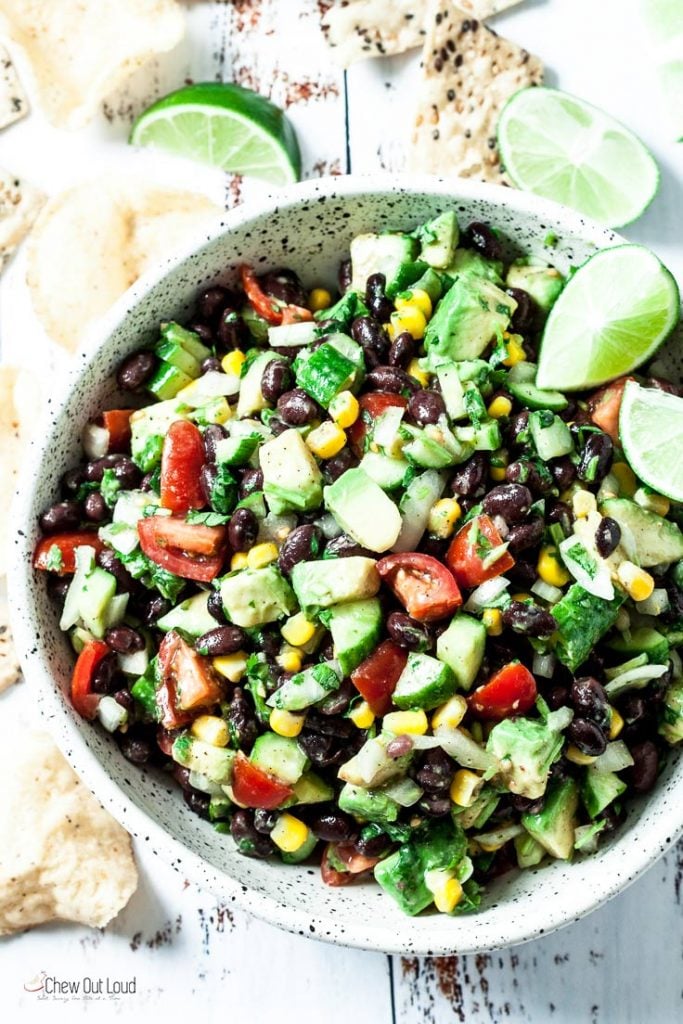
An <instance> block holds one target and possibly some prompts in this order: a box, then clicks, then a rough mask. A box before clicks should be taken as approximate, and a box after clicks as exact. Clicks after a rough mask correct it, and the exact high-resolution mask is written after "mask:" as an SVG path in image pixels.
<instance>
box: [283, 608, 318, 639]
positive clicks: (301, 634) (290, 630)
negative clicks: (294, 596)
mask: <svg viewBox="0 0 683 1024" xmlns="http://www.w3.org/2000/svg"><path fill="white" fill-rule="evenodd" d="M280 633H281V634H282V636H283V638H284V639H285V640H286V641H287V643H288V644H291V645H292V647H303V645H304V644H307V643H309V642H310V641H311V640H312V639H313V636H314V635H315V623H314V622H310V621H309V620H308V619H307V618H306V616H305V615H304V613H303V612H297V613H296V615H292V616H291V618H289V619H287V621H286V622H285V624H284V626H283V627H282V629H281V630H280Z"/></svg>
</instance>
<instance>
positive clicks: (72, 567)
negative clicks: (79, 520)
mask: <svg viewBox="0 0 683 1024" xmlns="http://www.w3.org/2000/svg"><path fill="white" fill-rule="evenodd" d="M55 545H56V546H57V547H58V548H59V550H60V551H61V553H62V564H61V566H60V567H59V569H48V567H47V561H48V555H49V552H50V548H51V547H53V546H55ZM85 545H87V546H88V547H91V548H94V549H95V554H96V555H99V553H100V551H102V550H103V548H104V544H103V543H102V541H101V540H100V538H99V537H98V536H97V534H96V533H95V531H94V530H76V531H74V532H73V533H53V534H52V535H51V536H49V537H43V538H42V540H40V541H38V544H37V545H36V550H35V551H34V553H33V568H34V569H40V570H41V571H42V572H56V573H57V575H58V576H70V575H73V573H75V572H76V549H77V548H80V547H84V546H85Z"/></svg>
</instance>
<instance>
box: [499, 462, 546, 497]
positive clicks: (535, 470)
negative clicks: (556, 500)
mask: <svg viewBox="0 0 683 1024" xmlns="http://www.w3.org/2000/svg"><path fill="white" fill-rule="evenodd" d="M505 479H506V480H507V481H508V483H511V484H524V485H525V486H526V487H528V488H529V490H530V491H531V492H532V494H534V495H538V496H543V495H544V494H548V493H549V492H550V491H551V490H552V488H553V485H554V481H553V478H552V476H551V475H550V472H549V470H548V469H546V467H545V466H544V465H543V464H542V463H534V462H532V461H531V460H530V459H518V460H517V461H516V462H511V463H510V465H509V466H508V467H507V468H506V470H505Z"/></svg>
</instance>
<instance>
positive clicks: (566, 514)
mask: <svg viewBox="0 0 683 1024" xmlns="http://www.w3.org/2000/svg"><path fill="white" fill-rule="evenodd" d="M545 515H546V519H547V520H548V523H559V524H560V526H561V527H562V529H563V530H564V532H565V534H566V536H567V537H568V536H569V534H570V533H571V532H572V524H573V522H574V513H573V511H572V509H571V507H570V506H569V505H568V504H567V503H566V501H553V502H552V503H551V504H550V505H548V506H547V508H546V513H545Z"/></svg>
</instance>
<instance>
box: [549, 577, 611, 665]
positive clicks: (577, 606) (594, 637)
mask: <svg viewBox="0 0 683 1024" xmlns="http://www.w3.org/2000/svg"><path fill="white" fill-rule="evenodd" d="M625 599H626V595H625V594H624V593H622V591H620V590H617V591H615V594H614V597H613V598H612V600H611V601H605V600H604V599H603V598H600V597H594V596H593V594H589V593H588V591H587V590H585V589H584V588H583V587H582V586H581V584H580V583H574V584H572V586H571V587H570V588H569V590H568V591H567V593H566V594H565V595H564V597H563V598H562V599H561V600H560V601H558V602H557V604H556V605H554V606H553V608H552V609H551V614H552V616H553V618H554V619H555V621H556V622H557V634H556V643H555V654H556V656H557V659H558V661H561V662H562V664H563V665H566V666H567V668H569V669H570V670H571V671H572V672H574V671H575V670H576V669H577V668H578V667H579V665H581V664H583V662H584V661H585V660H586V658H587V657H588V655H589V654H590V653H591V651H592V650H593V648H594V647H595V645H596V643H597V642H598V640H599V639H600V637H602V636H604V634H605V633H606V632H607V631H608V629H610V628H611V627H612V626H613V625H614V623H615V621H616V618H617V615H618V613H619V609H620V608H621V606H622V604H623V603H624V601H625Z"/></svg>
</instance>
